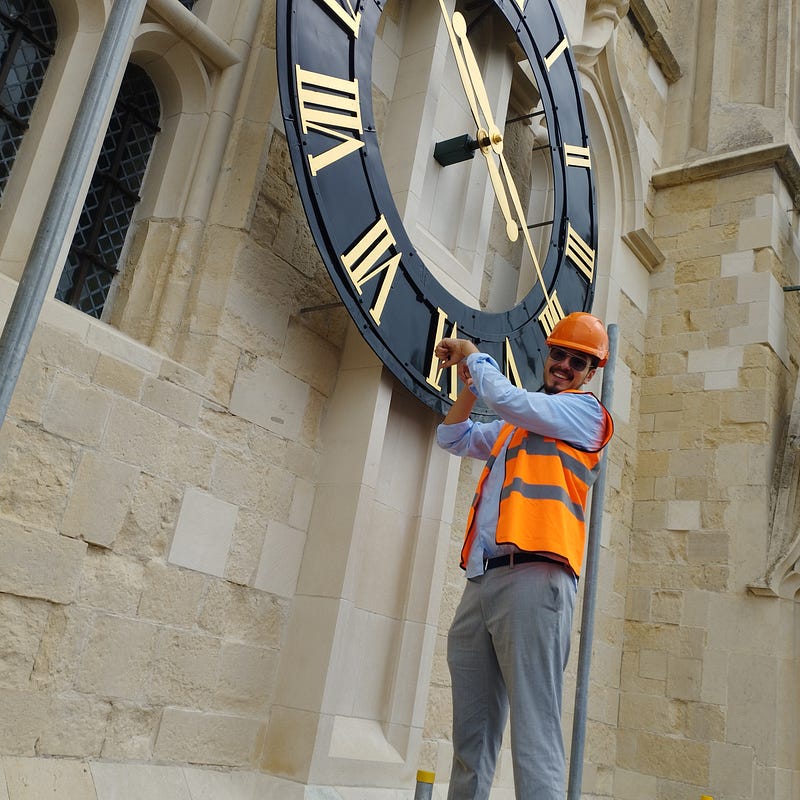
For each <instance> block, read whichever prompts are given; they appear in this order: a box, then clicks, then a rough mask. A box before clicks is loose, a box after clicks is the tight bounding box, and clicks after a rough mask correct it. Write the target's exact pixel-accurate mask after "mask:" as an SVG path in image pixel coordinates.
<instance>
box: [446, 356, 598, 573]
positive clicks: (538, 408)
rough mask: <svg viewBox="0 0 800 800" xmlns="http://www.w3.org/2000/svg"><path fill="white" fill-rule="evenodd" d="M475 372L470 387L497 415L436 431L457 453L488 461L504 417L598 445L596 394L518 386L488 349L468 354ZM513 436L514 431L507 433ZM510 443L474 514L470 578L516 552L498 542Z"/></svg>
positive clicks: (580, 445) (587, 445) (576, 442)
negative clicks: (486, 564)
mask: <svg viewBox="0 0 800 800" xmlns="http://www.w3.org/2000/svg"><path fill="white" fill-rule="evenodd" d="M467 366H468V367H469V372H470V375H471V376H472V381H473V383H472V387H471V390H472V391H473V392H474V393H475V394H476V395H477V396H478V397H479V398H480V399H481V400H482V401H483V402H484V403H485V404H486V405H487V406H488V407H489V408H490V409H492V411H494V412H495V413H496V414H497V415H498V416H499V417H500V419H499V420H494V421H492V422H475V421H474V420H471V419H467V420H464V422H456V423H454V424H452V425H445V424H444V423H442V424H441V425H439V427H438V428H437V430H436V440H437V442H438V444H439V446H440V447H442V448H443V449H444V450H447V451H448V452H449V453H452V454H453V455H456V456H462V457H464V456H469V457H471V458H479V459H481V460H483V461H485V460H486V459H487V458H489V456H490V455H491V452H492V447H493V446H494V443H495V441H496V440H497V437H498V435H499V433H500V429H501V428H502V427H503V425H504V424H505V423H506V422H510V423H511V424H512V425H514V426H515V427H517V428H524V429H525V430H528V431H532V432H534V433H538V434H540V435H541V436H549V437H552V438H553V439H560V440H562V441H565V442H567V443H568V444H571V445H573V446H574V447H578V448H580V449H583V450H589V451H594V450H598V449H599V448H600V446H601V445H602V442H603V434H604V432H605V414H604V413H603V409H602V407H601V405H600V403H599V401H598V400H597V398H596V397H595V396H594V395H592V394H588V393H581V394H575V393H571V392H567V393H563V392H562V393H559V394H546V393H544V392H528V391H526V390H525V389H520V388H518V387H516V386H514V384H512V383H511V381H509V380H508V378H506V376H505V375H503V373H502V372H500V369H499V367H498V366H497V362H495V360H494V359H493V358H492V357H491V356H488V355H486V354H485V353H473V354H472V355H470V356H467ZM508 438H510V436H509V437H508ZM506 445H507V442H506V443H504V444H503V446H502V448H501V449H500V452H499V453H498V455H497V459H496V460H495V462H494V466H493V467H492V469H491V471H490V472H489V475H488V476H487V477H486V480H485V481H484V484H483V492H482V494H481V501H480V503H479V504H478V508H477V510H476V513H475V525H476V539H475V542H474V544H473V545H472V548H471V550H470V554H469V560H468V562H467V565H466V572H467V577H468V578H474V577H476V576H478V575H483V573H484V570H485V568H484V562H485V560H486V559H487V558H494V557H495V556H501V555H504V554H506V553H512V552H518V550H517V548H516V547H514V545H509V544H504V545H498V544H497V543H496V542H495V531H496V530H497V517H498V511H499V507H500V492H501V490H502V488H503V483H504V480H505V458H506Z"/></svg>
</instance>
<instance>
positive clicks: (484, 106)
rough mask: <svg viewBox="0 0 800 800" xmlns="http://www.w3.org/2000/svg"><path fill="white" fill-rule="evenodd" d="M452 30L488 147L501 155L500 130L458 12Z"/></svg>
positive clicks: (465, 26)
mask: <svg viewBox="0 0 800 800" xmlns="http://www.w3.org/2000/svg"><path fill="white" fill-rule="evenodd" d="M453 30H454V31H455V34H456V36H458V38H459V40H460V41H461V46H462V47H463V48H464V61H465V63H466V67H467V74H468V75H469V79H470V83H471V84H472V88H473V91H474V92H475V98H476V100H477V102H478V108H479V109H480V110H481V111H482V112H483V118H484V119H485V120H486V127H487V129H488V130H489V142H490V146H491V148H492V149H493V150H494V151H495V153H498V154H499V153H502V152H503V136H502V134H501V133H500V129H499V128H498V127H497V125H496V124H495V121H494V114H493V112H492V106H491V103H490V102H489V95H488V93H487V91H486V85H485V84H484V82H483V76H482V75H481V70H480V67H479V66H478V60H477V59H476V58H475V53H474V52H473V50H472V45H471V44H470V43H469V39H467V21H466V20H465V19H464V16H463V14H460V13H458V12H456V13H455V14H453ZM479 127H480V123H479Z"/></svg>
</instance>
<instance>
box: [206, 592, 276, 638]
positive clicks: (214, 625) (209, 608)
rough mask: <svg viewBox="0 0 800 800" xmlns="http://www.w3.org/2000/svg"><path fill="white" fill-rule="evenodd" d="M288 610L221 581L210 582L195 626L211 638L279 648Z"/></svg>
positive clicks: (272, 598)
mask: <svg viewBox="0 0 800 800" xmlns="http://www.w3.org/2000/svg"><path fill="white" fill-rule="evenodd" d="M289 609H290V606H289V604H288V603H286V601H281V600H279V599H278V598H275V597H272V596H271V595H267V594H264V593H263V592H259V591H256V590H255V589H251V588H247V587H244V586H237V585H235V584H230V583H227V582H225V581H212V582H211V583H210V584H209V587H208V591H207V592H206V595H205V599H204V602H203V607H202V610H201V612H200V619H199V620H198V624H199V625H200V627H201V628H203V629H204V630H206V631H208V632H209V633H211V634H213V635H215V636H224V637H225V638H226V639H232V640H236V641H241V642H247V643H249V644H253V645H262V646H264V647H279V646H280V643H281V634H282V632H283V629H284V626H285V625H286V622H287V619H288V615H289Z"/></svg>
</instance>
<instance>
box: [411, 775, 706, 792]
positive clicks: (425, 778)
mask: <svg viewBox="0 0 800 800" xmlns="http://www.w3.org/2000/svg"><path fill="white" fill-rule="evenodd" d="M417 780H418V781H419V782H420V783H433V782H434V781H435V780H436V773H435V772H426V771H425V770H424V769H421V770H419V771H418V772H417ZM701 800H713V798H712V797H703V798H701Z"/></svg>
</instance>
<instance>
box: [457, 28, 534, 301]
mask: <svg viewBox="0 0 800 800" xmlns="http://www.w3.org/2000/svg"><path fill="white" fill-rule="evenodd" d="M463 21H464V19H463V17H461V19H460V20H458V22H461V23H463ZM453 27H454V28H455V32H456V34H457V36H458V38H459V39H460V40H461V44H462V46H463V48H464V62H465V63H466V67H467V72H468V73H469V77H470V81H471V82H472V86H473V88H474V90H475V97H476V99H477V101H478V106H479V107H480V110H481V112H482V113H483V117H484V119H485V120H486V126H487V127H488V128H489V139H490V141H491V146H492V149H493V150H494V151H495V152H496V153H497V157H498V158H499V159H500V166H501V167H502V168H503V177H504V178H505V182H506V186H507V187H508V194H509V196H510V197H511V204H512V205H513V206H514V211H516V214H517V218H518V219H519V221H520V228H521V229H522V236H523V238H524V239H525V245H526V247H527V248H528V252H529V253H530V256H531V259H532V260H533V266H534V269H535V270H536V277H537V278H538V279H539V284H540V285H541V287H542V291H543V292H544V294H545V298H544V299H545V302H549V298H548V296H547V289H546V287H545V285H544V280H543V279H542V270H541V268H540V266H539V259H538V258H537V257H536V251H535V250H534V249H533V242H532V241H531V236H530V233H529V232H528V226H527V225H526V224H525V219H526V217H525V212H524V211H523V208H522V202H521V201H520V198H519V192H518V191H517V186H516V184H515V183H514V178H513V177H512V176H511V170H510V169H509V167H508V162H507V161H506V158H505V156H504V155H503V137H502V135H501V134H500V130H499V128H498V127H497V125H496V124H495V121H494V114H493V112H492V105H491V103H490V102H489V94H488V92H487V91H486V86H485V84H484V82H483V77H482V76H481V71H480V68H479V67H478V61H477V59H476V58H475V54H474V53H473V51H472V46H471V45H470V43H469V39H468V38H467V29H466V25H465V24H464V25H463V27H462V26H460V25H456V20H455V19H454V20H453ZM490 158H491V156H490ZM492 166H494V162H492ZM490 171H491V170H490ZM495 191H497V190H496V189H495ZM513 238H514V239H516V238H517V237H516V236H514V237H513Z"/></svg>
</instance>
